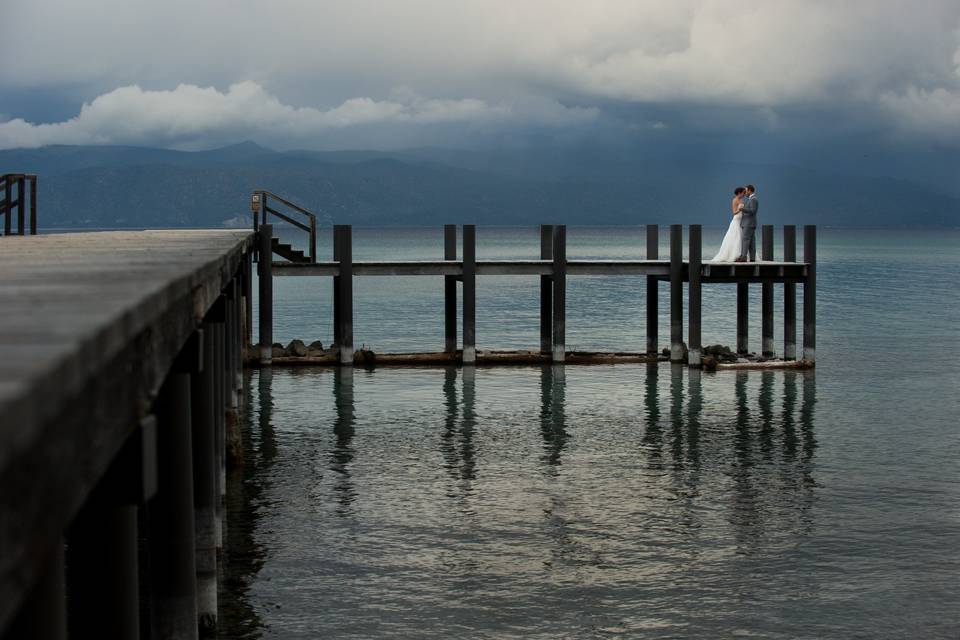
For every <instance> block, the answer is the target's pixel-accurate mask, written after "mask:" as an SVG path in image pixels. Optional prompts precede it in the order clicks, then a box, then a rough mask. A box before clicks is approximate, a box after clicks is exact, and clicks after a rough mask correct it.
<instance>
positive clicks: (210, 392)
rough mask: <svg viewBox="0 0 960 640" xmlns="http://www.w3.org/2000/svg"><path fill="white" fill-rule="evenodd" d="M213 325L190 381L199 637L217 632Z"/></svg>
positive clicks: (208, 327)
mask: <svg viewBox="0 0 960 640" xmlns="http://www.w3.org/2000/svg"><path fill="white" fill-rule="evenodd" d="M214 332H215V330H214V328H213V324H212V323H209V322H207V323H204V325H203V329H202V337H203V340H202V342H203V346H202V349H203V368H202V369H201V370H200V371H198V372H194V373H193V374H192V375H191V379H190V408H191V422H192V447H193V504H194V535H195V537H196V565H197V609H198V612H197V613H198V616H199V619H198V624H199V628H200V634H201V635H204V636H209V635H213V634H215V633H216V629H217V547H218V546H219V544H220V543H219V540H218V539H217V503H218V502H219V500H220V495H219V492H218V490H217V485H218V484H219V483H218V478H217V476H218V475H219V473H220V469H219V460H218V458H217V447H216V424H215V423H216V421H215V408H214V396H215V394H214V388H213V385H214V384H216V378H215V376H214V370H215V368H216V366H217V362H216V352H217V349H216V348H215V346H214V341H215V339H216V337H215V335H214Z"/></svg>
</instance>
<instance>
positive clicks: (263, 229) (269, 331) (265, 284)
mask: <svg viewBox="0 0 960 640" xmlns="http://www.w3.org/2000/svg"><path fill="white" fill-rule="evenodd" d="M258 233H259V234H260V245H259V260H258V261H257V269H258V275H259V285H260V300H259V304H260V364H262V365H268V366H269V365H270V363H271V362H272V361H273V225H270V224H261V225H260V230H259V232H258Z"/></svg>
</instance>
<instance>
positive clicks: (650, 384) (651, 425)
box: [642, 363, 663, 470]
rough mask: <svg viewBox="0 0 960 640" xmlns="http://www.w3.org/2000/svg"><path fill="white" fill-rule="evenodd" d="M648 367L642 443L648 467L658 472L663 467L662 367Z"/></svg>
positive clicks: (649, 365) (652, 365)
mask: <svg viewBox="0 0 960 640" xmlns="http://www.w3.org/2000/svg"><path fill="white" fill-rule="evenodd" d="M646 366H647V375H646V377H645V378H644V396H643V398H644V399H643V402H644V411H645V414H646V416H645V417H646V429H645V430H644V433H643V440H642V442H643V446H644V449H645V450H646V452H647V464H648V466H650V467H651V468H652V469H654V470H657V469H661V468H662V467H663V429H662V428H661V427H660V398H659V395H658V391H657V384H658V383H659V377H660V365H658V364H655V363H653V364H648V365H646Z"/></svg>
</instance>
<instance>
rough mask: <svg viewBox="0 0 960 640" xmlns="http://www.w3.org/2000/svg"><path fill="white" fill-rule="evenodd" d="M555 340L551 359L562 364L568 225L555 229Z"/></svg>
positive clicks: (551, 349)
mask: <svg viewBox="0 0 960 640" xmlns="http://www.w3.org/2000/svg"><path fill="white" fill-rule="evenodd" d="M552 336H553V339H552V341H551V345H550V353H551V359H552V360H553V362H556V363H560V362H563V361H564V360H565V357H566V350H567V225H565V224H558V225H556V226H554V227H553V331H552Z"/></svg>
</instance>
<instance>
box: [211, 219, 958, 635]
mask: <svg viewBox="0 0 960 640" xmlns="http://www.w3.org/2000/svg"><path fill="white" fill-rule="evenodd" d="M480 231H481V234H480V237H479V238H478V241H479V246H478V256H479V257H480V258H481V259H482V258H484V257H507V256H518V257H533V255H534V252H535V251H536V246H537V244H536V234H535V231H534V230H521V231H517V230H492V231H489V232H486V233H487V234H488V235H487V236H486V237H485V235H484V233H485V232H484V230H483V229H481V230H480ZM356 236H357V239H356V249H355V255H356V256H357V259H362V258H363V257H372V256H373V255H377V254H378V253H380V254H385V255H386V256H390V257H398V258H414V257H436V255H437V253H438V248H439V247H442V242H441V237H440V233H439V232H435V231H432V230H431V231H428V230H405V231H397V230H394V231H392V232H386V233H385V232H373V231H364V230H358V231H357V232H356ZM719 240H720V237H719V230H718V231H717V232H716V233H713V234H711V233H707V237H706V247H705V253H710V252H711V251H712V250H715V248H716V246H719ZM568 244H569V252H570V254H571V257H593V256H595V257H617V256H621V257H641V256H642V254H639V253H637V250H636V247H642V246H643V241H642V229H617V230H611V229H571V230H570V232H569V240H568ZM714 245H716V246H714ZM819 249H820V268H819V286H818V302H819V307H818V312H819V323H818V367H817V369H816V371H815V372H810V373H804V372H784V371H780V372H740V373H734V372H719V373H716V374H708V373H700V372H698V371H691V370H688V369H687V368H685V367H672V366H670V365H666V364H663V365H659V366H647V365H618V366H598V367H562V366H559V367H542V368H541V367H517V368H479V369H476V370H475V371H474V370H471V369H457V368H449V369H444V368H424V369H407V370H399V369H377V370H374V371H363V370H357V371H338V370H331V369H311V370H307V369H301V370H277V371H274V372H272V373H271V372H269V371H262V372H259V373H254V374H253V375H252V377H251V378H250V379H249V386H248V397H249V410H248V411H247V414H246V416H245V435H246V436H247V439H246V442H245V445H246V447H247V465H246V467H245V468H244V469H243V471H242V472H238V473H236V474H234V475H233V476H232V477H231V479H230V482H231V483H232V486H231V489H230V491H231V493H230V500H231V503H230V505H229V527H228V541H227V549H226V571H225V573H224V581H223V589H222V593H221V598H222V605H223V609H224V616H225V620H224V623H225V625H226V633H225V635H226V636H227V637H246V638H258V637H262V638H317V637H324V638H327V637H330V638H336V637H348V638H349V637H370V636H386V637H437V638H440V637H443V638H449V637H478V638H502V637H524V638H527V637H533V638H557V637H569V638H605V637H643V638H685V637H705V638H714V637H731V636H748V637H759V638H851V637H862V638H904V637H928V638H957V637H958V635H960V435H958V431H957V429H956V427H955V422H956V416H957V413H958V409H960V400H958V394H957V390H958V389H960V374H958V371H957V367H956V364H957V360H956V354H957V353H958V352H960V330H958V328H957V320H956V319H957V318H958V317H960V295H958V292H957V289H956V284H955V283H956V282H957V281H958V279H960V233H958V232H954V231H948V232H914V231H901V232H877V231H847V230H836V231H834V230H821V237H820V247H819ZM436 280H437V281H436V282H433V279H430V278H420V279H414V278H393V279H386V278H363V279H359V278H358V279H357V280H356V291H357V330H356V335H357V342H358V344H359V343H360V342H366V343H367V344H369V345H372V346H373V347H374V348H375V349H380V350H407V351H414V350H422V349H437V344H438V343H439V342H440V341H441V340H442V316H441V313H442V311H441V304H440V303H441V299H442V284H441V280H440V279H439V278H438V279H436ZM398 281H400V282H398ZM276 283H277V287H276V293H275V295H276V297H277V300H278V304H277V309H276V315H277V319H276V320H275V324H276V334H277V338H278V339H279V340H283V341H286V340H288V339H290V338H292V337H301V338H308V339H315V338H319V339H321V340H323V341H324V342H328V341H329V336H330V334H331V333H332V327H330V326H329V315H330V305H329V298H330V291H329V284H328V283H326V282H325V281H321V280H320V279H313V278H291V279H282V280H277V281H276ZM569 286H570V293H569V295H568V301H569V309H570V310H569V312H568V343H571V344H573V345H576V346H578V347H580V348H637V349H639V348H642V346H643V345H644V344H645V339H646V338H645V336H644V334H643V324H644V322H643V318H644V315H643V286H642V281H641V279H639V278H574V279H571V281H570V284H569ZM324 287H326V288H324ZM536 287H537V281H536V279H535V278H512V279H511V278H480V279H478V292H479V293H478V298H479V299H478V331H477V333H478V346H479V347H480V348H493V347H531V346H534V345H536V344H537V340H538V338H537V327H538V324H537V323H538V320H537V317H536ZM733 293H734V290H733V287H732V286H727V285H716V286H713V287H706V291H705V297H704V298H705V299H704V322H705V327H704V338H705V341H707V342H722V343H724V344H730V343H732V342H733V337H734V333H735V324H734V317H733V315H734V310H735V302H734V296H733ZM778 293H779V291H778ZM756 298H757V299H758V298H759V289H757V290H756ZM661 306H665V305H663V304H662V305H661ZM778 313H779V306H778ZM754 320H755V321H754V322H753V324H752V326H751V331H752V333H751V340H752V341H753V342H754V343H756V342H757V341H758V340H759V318H758V317H757V318H755V319H754ZM778 321H779V318H778ZM661 326H662V327H664V328H665V327H667V326H668V324H667V323H666V321H665V319H664V322H662V323H661ZM780 331H781V329H780V326H779V324H778V326H777V336H780ZM665 333H666V332H665V329H664V330H662V332H661V334H662V335H661V342H662V343H663V342H665V337H666V336H665Z"/></svg>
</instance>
